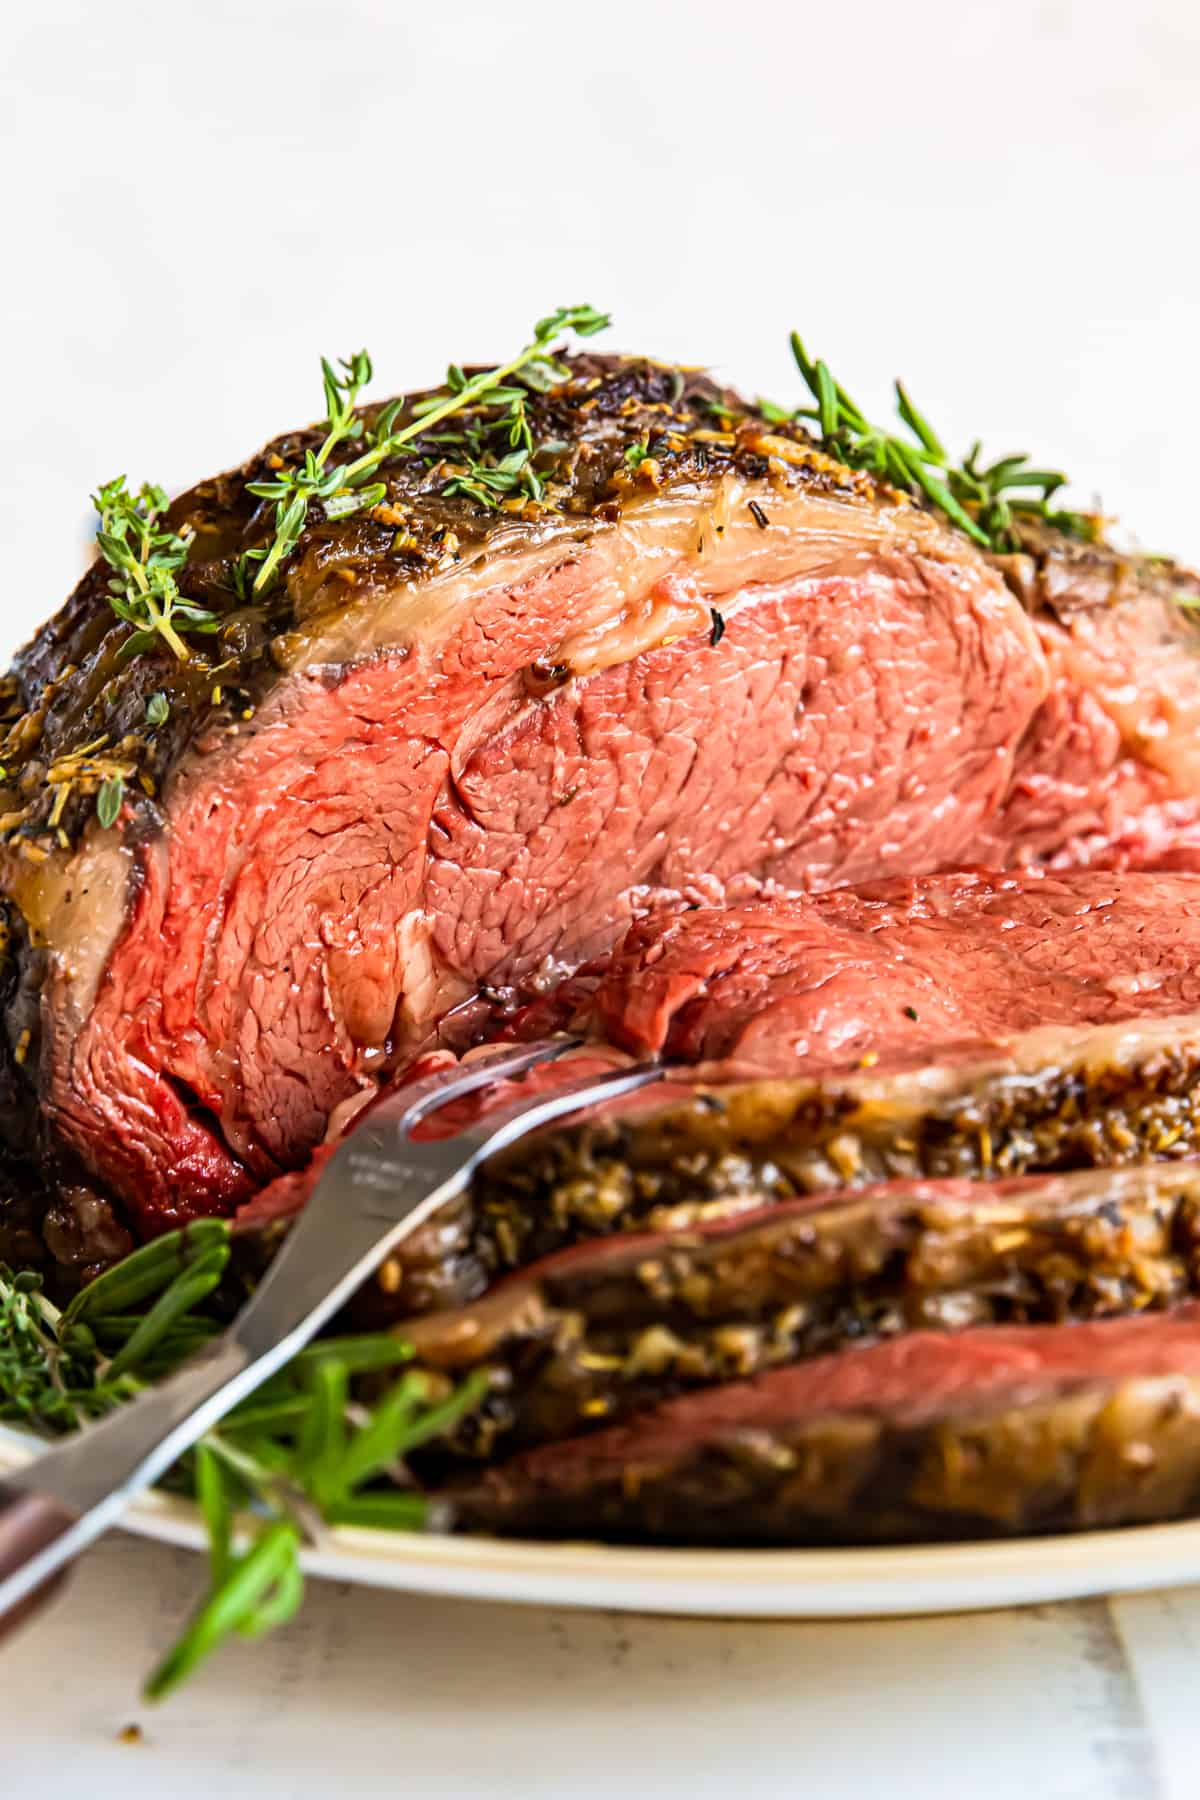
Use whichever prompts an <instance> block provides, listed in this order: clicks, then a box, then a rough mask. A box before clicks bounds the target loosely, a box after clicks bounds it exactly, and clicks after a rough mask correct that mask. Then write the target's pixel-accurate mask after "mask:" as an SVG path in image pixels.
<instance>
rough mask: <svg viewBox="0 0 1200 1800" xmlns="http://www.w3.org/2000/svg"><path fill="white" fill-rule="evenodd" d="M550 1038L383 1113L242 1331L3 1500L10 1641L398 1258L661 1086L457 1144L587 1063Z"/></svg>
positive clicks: (576, 1095) (284, 1257)
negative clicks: (498, 1101)
mask: <svg viewBox="0 0 1200 1800" xmlns="http://www.w3.org/2000/svg"><path fill="white" fill-rule="evenodd" d="M578 1045H579V1040H578V1039H576V1038H571V1037H561V1038H552V1039H545V1040H542V1041H539V1042H537V1043H533V1044H524V1045H520V1046H517V1047H514V1048H512V1049H506V1050H500V1051H496V1052H494V1053H491V1054H488V1055H483V1056H479V1057H477V1058H475V1059H473V1060H472V1061H471V1062H469V1063H466V1064H462V1065H459V1066H457V1067H455V1068H453V1069H449V1070H442V1071H440V1072H438V1073H436V1074H433V1075H429V1076H426V1077H425V1078H424V1079H422V1080H420V1081H417V1082H413V1083H411V1084H409V1085H408V1086H407V1087H405V1088H402V1089H399V1090H397V1092H395V1093H394V1094H390V1095H385V1096H384V1097H383V1098H382V1099H380V1100H379V1101H377V1102H376V1103H375V1104H374V1105H373V1106H372V1108H371V1110H370V1112H369V1113H368V1114H367V1116H366V1117H365V1118H364V1120H363V1122H362V1124H361V1125H359V1126H358V1127H357V1128H356V1129H355V1130H353V1131H351V1132H350V1134H349V1135H348V1136H347V1137H346V1138H345V1140H344V1141H343V1142H342V1143H341V1144H340V1145H339V1146H338V1148H337V1150H336V1151H335V1152H334V1154H333V1156H332V1157H331V1158H330V1160H329V1162H328V1163H327V1164H326V1166H325V1168H324V1170H323V1171H322V1173H321V1176H320V1179H319V1180H318V1182H317V1185H316V1187H315V1189H314V1191H313V1193H312V1196H311V1197H310V1199H309V1201H308V1204H307V1206H306V1207H305V1209H304V1211H303V1213H302V1214H301V1215H300V1217H299V1219H298V1220H297V1222H296V1224H295V1225H294V1226H293V1227H292V1229H291V1231H290V1232H289V1234H288V1237H287V1239H286V1241H285V1243H284V1245H283V1247H282V1249H281V1250H280V1251H279V1253H278V1255H277V1256H276V1257H275V1259H274V1261H273V1262H272V1263H271V1266H270V1268H269V1269H268V1270H267V1273H266V1275H265V1276H264V1277H263V1279H262V1281H261V1282H260V1283H259V1285H258V1287H257V1288H256V1289H255V1291H254V1293H253V1294H252V1295H251V1297H250V1298H249V1300H247V1302H246V1304H245V1305H244V1306H243V1307H242V1309H241V1311H240V1312H239V1313H238V1315H237V1317H236V1318H235V1319H234V1321H233V1323H232V1325H230V1326H229V1328H228V1329H227V1330H226V1331H224V1332H222V1333H221V1334H220V1336H218V1337H216V1338H214V1339H213V1340H212V1341H211V1342H210V1343H208V1344H206V1345H205V1347H204V1348H203V1349H202V1350H200V1351H199V1352H197V1354H196V1355H194V1356H192V1357H191V1358H189V1360H188V1361H187V1362H186V1363H184V1364H183V1365H182V1367H181V1368H179V1369H178V1370H176V1372H175V1373H174V1374H173V1375H170V1376H169V1377H168V1378H167V1379H166V1380H165V1381H162V1382H160V1383H158V1384H157V1385H156V1386H154V1387H152V1388H148V1389H146V1391H145V1392H143V1393H141V1394H139V1395H138V1396H137V1398H136V1399H134V1400H132V1401H131V1402H130V1403H129V1404H128V1405H126V1406H123V1407H121V1408H120V1409H119V1410H118V1411H116V1412H113V1413H109V1414H108V1415H107V1416H106V1417H105V1418H103V1419H100V1420H97V1421H96V1422H95V1423H94V1424H91V1425H87V1426H85V1427H84V1428H83V1429H82V1430H81V1431H79V1432H76V1433H74V1434H73V1435H72V1436H70V1437H69V1438H65V1439H64V1440H62V1441H61V1442H60V1443H57V1444H55V1445H54V1446H53V1448H51V1449H49V1450H47V1451H45V1452H44V1453H43V1454H42V1455H41V1456H39V1457H37V1458H36V1460H34V1461H33V1462H32V1463H30V1464H29V1465H28V1467H26V1468H23V1469H21V1470H20V1471H19V1472H18V1473H17V1474H15V1475H13V1476H10V1477H9V1478H7V1480H6V1481H5V1483H4V1484H3V1486H2V1487H0V1629H3V1628H4V1627H8V1626H12V1625H15V1624H16V1623H18V1621H19V1620H20V1619H22V1618H23V1617H25V1616H26V1614H27V1613H28V1612H30V1611H31V1610H32V1609H33V1607H34V1606H35V1605H36V1603H37V1601H38V1600H39V1599H40V1598H42V1597H43V1596H45V1595H46V1594H48V1593H49V1592H50V1590H51V1589H52V1587H53V1586H54V1585H55V1578H56V1577H57V1576H58V1575H59V1574H60V1572H61V1571H62V1570H63V1569H65V1567H66V1565H67V1564H68V1563H69V1562H71V1561H72V1560H73V1559H74V1558H75V1557H76V1556H77V1555H78V1554H79V1552H80V1551H81V1550H83V1549H84V1548H86V1546H87V1545H88V1544H90V1543H92V1542H93V1541H94V1539H95V1538H97V1537H98V1536H99V1535H100V1534H101V1533H102V1532H103V1531H105V1530H107V1529H108V1527H109V1526H110V1525H113V1524H115V1522H116V1521H117V1519H118V1518H119V1517H120V1515H121V1513H122V1511H123V1510H124V1508H125V1507H126V1506H127V1505H128V1503H129V1502H130V1500H131V1499H133V1497H134V1496H135V1495H136V1494H138V1493H140V1492H141V1490H142V1489H143V1488H145V1487H148V1486H149V1485H150V1483H152V1482H153V1481H155V1480H157V1478H158V1477H159V1476H160V1475H163V1474H165V1472H166V1471H167V1469H169V1468H170V1466H171V1464H172V1463H174V1462H175V1461H176V1460H177V1459H178V1457H179V1456H180V1455H182V1453H183V1452H184V1451H185V1450H187V1449H189V1448H190V1447H191V1446H192V1445H193V1444H194V1443H196V1441H197V1439H199V1438H200V1437H202V1436H203V1434H204V1433H205V1432H206V1431H208V1430H209V1429H210V1428H211V1427H212V1426H213V1425H215V1424H216V1422H217V1420H218V1419H220V1418H222V1417H223V1416H224V1414H225V1413H227V1412H228V1411H229V1410H230V1408H231V1407H233V1406H235V1405H236V1404H237V1402H238V1401H239V1400H241V1399H243V1398H244V1397H245V1396H246V1395H247V1394H249V1393H250V1392H252V1391H253V1389H255V1388H256V1387H258V1386H259V1385H260V1383H262V1382H264V1381H265V1380H266V1379H267V1378H268V1376H270V1375H273V1374H274V1373H275V1372H276V1371H277V1370H278V1369H280V1368H282V1367H283V1365H284V1364H285V1363H286V1362H288V1361H289V1360H290V1358H291V1357H292V1356H294V1355H295V1353H296V1352H297V1351H298V1350H300V1349H301V1348H302V1347H303V1346H304V1345H305V1344H306V1343H308V1341H309V1339H310V1338H312V1337H313V1336H315V1334H316V1333H317V1332H318V1331H319V1330H320V1328H321V1326H322V1325H324V1324H326V1323H327V1321H328V1320H329V1319H330V1318H331V1317H332V1316H333V1314H334V1313H335V1312H336V1311H337V1309H338V1308H339V1307H340V1306H341V1305H342V1304H343V1303H344V1302H345V1301H346V1300H348V1299H349V1297H350V1295H351V1294H352V1293H353V1292H354V1290H355V1289H356V1288H357V1287H359V1286H360V1285H361V1283H362V1282H363V1281H365V1280H366V1279H367V1277H368V1276H370V1275H371V1274H372V1273H373V1271H374V1270H375V1269H376V1268H377V1266H378V1265H379V1264H380V1263H381V1262H382V1261H383V1260H384V1258H385V1257H386V1256H388V1254H389V1253H390V1252H392V1251H394V1250H395V1249H396V1248H397V1247H398V1246H399V1245H400V1244H402V1243H403V1242H404V1240H405V1239H406V1238H408V1237H411V1235H412V1234H413V1233H414V1232H415V1231H417V1230H419V1229H420V1227H421V1226H422V1225H423V1224H425V1222H426V1221H427V1220H428V1219H430V1218H431V1217H432V1216H433V1215H434V1214H435V1213H436V1212H437V1211H438V1210H439V1209H440V1208H441V1207H443V1206H445V1205H447V1204H448V1203H449V1202H450V1201H452V1200H454V1199H456V1198H457V1197H458V1196H459V1195H460V1194H462V1193H463V1192H464V1190H465V1189H466V1188H467V1186H468V1185H469V1183H470V1181H471V1178H472V1176H473V1175H474V1173H475V1171H476V1170H477V1169H478V1168H479V1165H480V1164H481V1163H482V1162H483V1161H484V1160H485V1159H486V1158H487V1157H489V1156H493V1155H495V1154H496V1152H497V1151H500V1150H503V1149H505V1148H507V1146H509V1145H510V1144H513V1143H515V1142H516V1141H517V1140H518V1139H519V1138H522V1137H525V1136H526V1135H527V1134H528V1133H529V1132H532V1131H535V1130H537V1128H538V1127H539V1126H541V1125H546V1124H549V1123H550V1121H551V1120H553V1119H557V1118H561V1117H563V1116H564V1115H566V1114H568V1113H572V1112H577V1111H579V1109H580V1108H582V1107H586V1106H589V1105H591V1104H593V1103H594V1102H596V1101H599V1100H608V1099H615V1098H617V1097H618V1096H620V1095H621V1094H628V1093H632V1092H633V1091H634V1090H635V1089H637V1088H641V1087H645V1086H647V1085H648V1084H649V1083H651V1082H653V1081H657V1080H658V1079H659V1078H660V1077H661V1076H662V1074H663V1073H664V1070H663V1066H662V1065H661V1064H657V1063H636V1064H632V1065H628V1066H626V1067H624V1068H619V1069H608V1070H605V1071H602V1072H600V1073H598V1074H596V1073H593V1074H590V1075H578V1076H574V1077H572V1078H569V1079H567V1080H565V1081H563V1082H561V1083H560V1084H559V1085H558V1086H556V1087H555V1088H553V1089H552V1090H551V1091H549V1092H542V1093H525V1094H522V1095H520V1096H519V1097H518V1098H517V1099H515V1100H514V1101H512V1102H511V1103H510V1104H508V1105H506V1106H504V1107H502V1108H500V1109H498V1110H496V1111H493V1112H491V1113H489V1114H485V1115H484V1117H482V1118H481V1119H478V1120H476V1121H475V1122H473V1123H470V1124H468V1125H466V1126H464V1127H463V1128H462V1129H461V1130H459V1131H457V1132H454V1133H453V1134H452V1135H449V1136H441V1137H436V1138H420V1139H418V1138H414V1136H413V1132H414V1131H415V1129H416V1127H417V1126H418V1125H420V1124H421V1123H422V1121H423V1120H426V1119H428V1118H429V1117H430V1116H431V1115H432V1114H433V1113H436V1112H437V1111H439V1110H440V1109H441V1108H442V1107H444V1106H446V1105H448V1104H449V1103H450V1102H451V1101H454V1100H458V1099H461V1098H462V1097H463V1096H464V1095H467V1094H472V1093H476V1092H478V1091H479V1090H480V1089H481V1088H483V1087H486V1086H488V1085H490V1084H491V1083H492V1082H495V1081H500V1080H502V1079H505V1078H506V1077H518V1076H521V1075H524V1074H527V1073H528V1072H529V1071H530V1070H531V1069H534V1068H536V1067H538V1066H539V1065H541V1064H543V1063H548V1062H553V1061H555V1060H556V1059H557V1058H558V1057H561V1056H563V1055H564V1054H565V1053H566V1052H567V1051H569V1050H572V1049H575V1048H577V1047H578Z"/></svg>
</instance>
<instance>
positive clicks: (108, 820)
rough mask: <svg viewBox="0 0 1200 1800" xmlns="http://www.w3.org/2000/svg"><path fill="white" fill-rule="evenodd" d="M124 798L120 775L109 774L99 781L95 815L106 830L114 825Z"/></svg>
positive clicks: (123, 787)
mask: <svg viewBox="0 0 1200 1800" xmlns="http://www.w3.org/2000/svg"><path fill="white" fill-rule="evenodd" d="M124 798H125V783H124V780H123V779H122V777H121V776H120V775H110V776H109V777H108V779H107V781H102V782H101V783H100V787H99V790H98V791H97V794H96V817H97V818H98V819H99V821H100V823H101V825H103V827H104V829H105V830H106V831H107V830H108V829H109V827H110V826H112V825H115V824H116V822H117V819H118V817H119V816H120V812H121V803H122V801H123V800H124Z"/></svg>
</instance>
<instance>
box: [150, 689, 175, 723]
mask: <svg viewBox="0 0 1200 1800" xmlns="http://www.w3.org/2000/svg"><path fill="white" fill-rule="evenodd" d="M170 716H171V703H170V701H169V700H168V699H167V696H166V695H165V694H164V693H161V692H160V693H157V694H151V696H150V698H149V699H148V700H147V702H146V723H147V725H165V724H166V722H167V720H168V719H169V718H170Z"/></svg>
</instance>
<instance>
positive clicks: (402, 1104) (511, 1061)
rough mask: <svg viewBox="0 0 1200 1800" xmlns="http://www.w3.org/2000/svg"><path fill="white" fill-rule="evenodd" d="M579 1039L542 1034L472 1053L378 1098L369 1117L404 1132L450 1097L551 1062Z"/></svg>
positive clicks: (571, 1048)
mask: <svg viewBox="0 0 1200 1800" xmlns="http://www.w3.org/2000/svg"><path fill="white" fill-rule="evenodd" d="M582 1042H583V1039H582V1038H577V1037H560V1038H543V1039H541V1040H540V1041H539V1042H537V1043H533V1044H512V1045H510V1046H509V1047H508V1048H507V1049H504V1050H497V1051H495V1052H494V1053H493V1054H491V1055H489V1056H477V1057H473V1058H472V1059H471V1061H470V1062H469V1063H459V1064H457V1065H456V1066H455V1067H454V1068H452V1069H438V1070H436V1071H435V1073H434V1074H432V1075H426V1076H423V1077H422V1079H421V1080H420V1081H414V1082H412V1083H411V1084H410V1085H409V1086H408V1087H405V1088H400V1089H398V1090H397V1092H396V1093H395V1094H389V1095H385V1096H384V1098H383V1099H382V1100H378V1101H377V1102H376V1103H375V1105H374V1106H373V1107H372V1108H371V1121H372V1123H373V1124H379V1125H384V1124H386V1125H393V1126H395V1128H396V1129H397V1130H398V1131H401V1132H404V1133H408V1132H410V1131H411V1130H412V1129H413V1127H414V1125H419V1124H420V1123H421V1120H422V1119H425V1118H428V1116H429V1114H430V1113H432V1112H437V1111H438V1109H439V1108H440V1107H443V1106H448V1105H449V1103H450V1102H451V1101H452V1100H459V1099H461V1098H462V1097H463V1095H465V1094H473V1093H475V1092H476V1091H477V1090H478V1089H479V1088H482V1087H488V1086H490V1085H491V1083H492V1082H493V1081H503V1080H504V1078H505V1077H506V1076H508V1075H522V1074H524V1072H525V1071H526V1070H527V1069H533V1068H536V1067H537V1066H538V1064H539V1063H545V1062H554V1061H556V1060H557V1058H558V1057H560V1056H563V1055H565V1054H566V1052H567V1051H568V1050H574V1049H576V1048H577V1047H578V1046H579V1045H580V1044H581V1043H582Z"/></svg>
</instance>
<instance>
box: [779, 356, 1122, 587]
mask: <svg viewBox="0 0 1200 1800" xmlns="http://www.w3.org/2000/svg"><path fill="white" fill-rule="evenodd" d="M791 345H792V355H793V356H794V357H795V359H796V366H797V368H798V369H799V370H800V373H801V375H802V376H803V377H804V380H805V383H806V384H807V387H808V390H809V392H810V394H811V395H812V397H813V399H814V401H815V402H816V404H815V406H811V407H799V408H797V410H796V412H795V413H794V414H793V415H792V417H794V418H801V419H811V420H813V421H815V422H816V425H817V427H818V431H819V435H820V439H821V443H822V446H823V447H824V448H825V449H826V450H828V451H829V453H830V454H831V455H832V456H836V457H837V458H838V460H839V461H841V462H844V463H845V464H846V465H847V466H848V467H849V468H852V469H866V470H868V471H869V472H870V473H871V474H873V475H879V476H882V477H883V479H884V480H885V481H890V482H891V483H892V485H893V486H894V487H898V488H901V489H902V490H904V491H905V492H907V493H921V494H923V495H924V496H925V498H926V499H927V500H928V501H930V502H931V503H932V505H934V506H935V507H937V509H938V511H939V512H941V513H943V514H944V515H945V517H946V518H948V519H949V520H950V522H951V523H952V524H954V525H957V526H958V528H959V530H960V531H965V532H966V534H967V536H968V537H969V538H972V539H973V540H974V542H975V543H977V544H979V545H980V546H981V547H982V548H984V549H986V550H993V551H995V552H997V553H999V554H1007V553H1009V552H1011V551H1014V550H1016V549H1017V548H1018V542H1017V538H1016V535H1015V532H1014V522H1015V519H1016V515H1017V514H1019V513H1020V514H1025V515H1032V516H1035V517H1038V518H1041V519H1043V520H1044V521H1045V522H1046V523H1047V524H1050V525H1053V526H1055V527H1057V528H1058V530H1060V531H1065V532H1067V533H1068V534H1069V535H1070V536H1072V537H1079V538H1084V539H1087V540H1091V539H1094V538H1095V536H1096V522H1095V520H1094V519H1093V518H1092V516H1091V515H1090V514H1087V513H1077V512H1068V511H1064V510H1060V509H1057V508H1055V507H1052V506H1051V504H1050V502H1051V500H1052V498H1053V496H1054V495H1055V494H1056V493H1057V491H1058V489H1059V488H1061V487H1062V486H1063V485H1064V484H1065V482H1066V479H1067V478H1066V476H1065V475H1063V474H1061V473H1060V472H1059V471H1058V470H1057V469H1037V468H1033V467H1031V466H1030V464H1029V459H1028V457H1027V456H1024V455H1021V456H1003V457H1001V458H1000V459H999V461H998V462H994V463H991V464H989V465H988V466H986V467H984V466H983V465H982V463H981V462H980V455H981V449H980V446H979V444H974V445H972V447H971V450H970V452H969V454H968V455H967V456H966V457H965V458H964V459H963V461H962V462H961V463H952V462H951V461H950V459H949V457H948V456H947V453H946V451H945V449H944V448H943V445H942V443H941V440H940V438H939V437H938V436H937V433H936V432H935V431H934V430H933V428H932V427H931V426H930V424H929V423H928V421H927V420H926V419H925V418H924V416H923V415H922V414H921V413H920V412H918V410H917V408H916V407H915V406H914V404H913V402H912V400H911V399H910V398H909V395H908V392H907V390H906V388H905V387H904V384H903V382H900V381H897V383H896V411H897V412H898V413H899V415H900V419H901V422H902V423H903V424H904V425H905V426H907V428H908V430H909V432H910V433H911V434H912V435H911V439H910V438H904V437H899V436H897V435H895V433H893V432H887V431H882V430H880V428H879V427H878V426H875V425H871V424H870V423H869V422H868V420H867V418H866V415H865V414H864V413H863V411H862V409H861V408H860V407H859V406H857V405H856V404H855V402H854V401H853V400H851V398H850V396H849V395H848V394H847V392H846V390H845V388H844V387H842V386H841V384H840V383H839V382H836V381H835V380H834V378H833V376H832V375H831V374H830V372H829V367H828V365H827V364H826V363H824V362H820V361H816V362H814V361H813V359H812V358H811V357H810V356H809V355H808V352H807V351H806V350H805V348H804V345H803V343H802V342H801V341H800V338H799V337H798V335H797V334H796V332H794V331H793V333H792V336H791ZM776 410H777V409H776Z"/></svg>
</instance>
